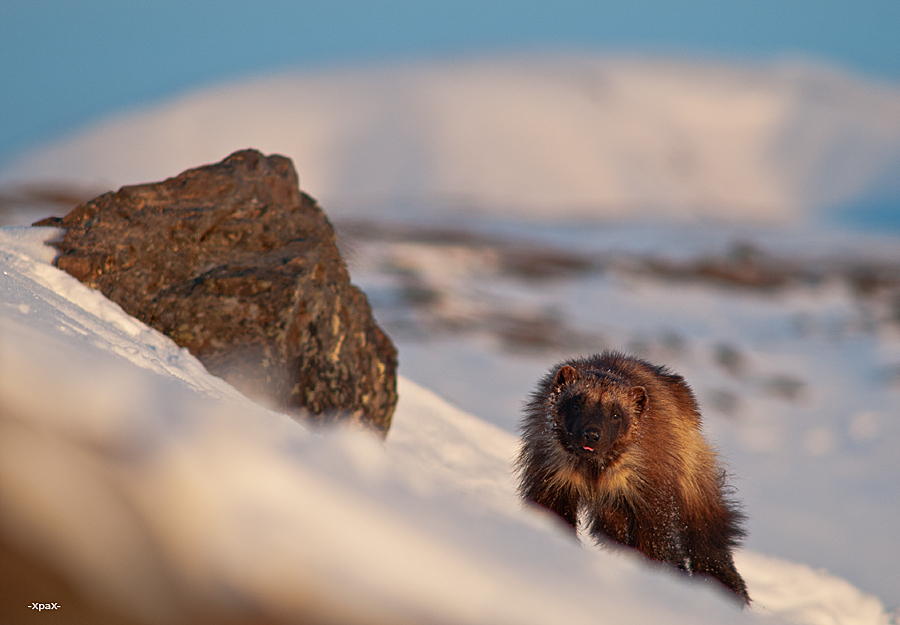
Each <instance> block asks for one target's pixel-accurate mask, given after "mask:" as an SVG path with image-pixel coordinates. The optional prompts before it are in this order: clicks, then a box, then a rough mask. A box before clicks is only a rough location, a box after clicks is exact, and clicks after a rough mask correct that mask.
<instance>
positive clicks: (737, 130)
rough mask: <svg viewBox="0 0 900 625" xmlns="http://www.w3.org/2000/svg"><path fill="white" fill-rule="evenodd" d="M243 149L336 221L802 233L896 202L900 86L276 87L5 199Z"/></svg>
mask: <svg viewBox="0 0 900 625" xmlns="http://www.w3.org/2000/svg"><path fill="white" fill-rule="evenodd" d="M251 146H252V147H255V148H257V149H260V150H262V151H263V152H265V153H281V154H285V155H287V156H290V157H291V158H293V159H294V161H295V163H296V165H297V169H298V171H299V172H300V174H301V179H302V185H303V187H304V188H305V189H306V190H307V191H308V192H310V193H311V194H312V195H313V196H314V197H316V198H317V199H319V200H320V201H322V202H324V203H325V205H327V206H328V207H329V211H330V214H331V215H333V216H336V217H343V216H348V215H359V214H366V213H368V212H369V211H371V209H372V207H373V206H374V205H377V206H378V207H380V208H384V209H389V210H390V211H391V212H392V214H394V215H401V214H402V215H405V216H410V215H418V216H421V215H422V214H423V213H429V214H432V215H443V216H446V215H447V214H448V213H452V214H472V213H478V214H484V212H485V211H488V212H492V213H495V214H504V215H510V214H515V215H518V216H520V217H528V218H535V217H544V218H546V217H548V216H550V215H555V216H565V217H568V218H572V217H582V218H584V217H589V218H597V217H598V216H605V217H608V218H618V219H631V218H633V217H635V216H645V217H647V216H652V217H653V218H655V219H659V218H665V219H669V220H679V219H694V218H702V217H712V218H715V219H720V220H735V219H737V220H745V221H747V220H749V221H755V222H762V223H797V222H805V221H807V220H809V219H811V218H813V217H814V216H816V215H817V213H816V211H820V210H823V209H835V208H836V207H840V208H842V209H845V208H846V207H847V206H850V205H852V204H854V203H857V204H860V203H861V204H863V205H864V204H865V203H866V202H876V203H879V202H880V203H887V202H889V201H892V200H893V201H896V200H897V199H898V198H900V186H898V185H897V180H898V179H900V176H898V174H900V89H898V88H897V87H896V86H895V85H892V84H881V83H875V82H867V81H865V80H862V79H859V78H857V77H854V76H851V75H847V74H843V73H841V72H839V71H836V70H833V69H830V68H828V67H824V66H816V65H812V64H809V63H798V62H785V63H780V64H771V65H758V66H754V65H744V66H741V65H736V64H732V65H726V64H717V63H713V62H708V63H700V62H687V61H682V62H679V61H672V60H669V61H667V60H658V59H632V58H604V57H590V56H560V57H524V58H523V57H510V58H505V59H502V58H501V59H493V60H490V59H489V60H467V61H455V62H449V61H447V62H444V63H435V62H433V63H430V64H424V63H423V64H421V65H400V64H398V65H394V66H385V67H369V68H358V69H345V70H330V71H323V72H318V73H306V74H283V75H273V76H267V77H262V78H254V79H248V80H247V81H245V82H241V83H236V84H230V85H224V86H216V87H211V88H208V89H205V90H201V91H198V92H195V93H190V94H187V95H184V96H183V97H181V98H178V99H176V100H174V101H171V102H168V103H165V104H162V105H159V106H153V107H150V108H147V109H144V110H135V111H130V112H127V113H122V114H121V115H120V116H118V117H117V118H114V119H110V120H108V121H104V122H101V123H99V124H98V125H97V126H95V127H91V128H88V129H85V130H83V131H82V132H80V133H77V134H75V135H73V136H71V137H69V138H68V139H66V140H63V141H59V142H57V143H55V144H54V145H51V146H44V147H41V148H38V149H36V150H34V151H32V152H31V153H29V154H26V155H22V156H21V158H18V159H16V160H15V161H14V162H12V163H10V164H9V167H7V168H6V170H5V171H3V172H0V184H3V185H4V186H10V185H12V184H13V183H19V184H21V183H35V182H40V183H42V184H51V183H52V184H60V183H69V184H72V183H76V184H77V185H78V187H79V188H83V187H85V186H91V185H93V186H94V187H96V188H98V189H101V190H104V189H108V188H118V187H119V186H121V185H124V184H134V183H137V182H145V181H153V180H161V179H163V178H165V177H168V176H171V175H173V172H180V171H182V170H184V169H187V168H189V167H195V166H197V165H198V164H201V163H209V162H215V161H218V160H220V159H221V158H223V156H224V155H227V154H229V153H231V152H232V151H234V150H237V149H243V148H246V147H251Z"/></svg>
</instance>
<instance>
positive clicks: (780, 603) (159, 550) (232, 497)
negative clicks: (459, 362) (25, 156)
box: [0, 228, 892, 625]
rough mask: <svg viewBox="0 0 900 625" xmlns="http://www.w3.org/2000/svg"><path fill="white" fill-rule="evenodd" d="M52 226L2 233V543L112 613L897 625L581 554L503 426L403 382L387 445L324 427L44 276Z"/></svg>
mask: <svg viewBox="0 0 900 625" xmlns="http://www.w3.org/2000/svg"><path fill="white" fill-rule="evenodd" d="M48 234H50V232H48V231H47V230H46V229H32V228H3V229H0V272H2V275H0V345H2V350H0V499H2V501H3V506H2V507H0V542H2V543H4V544H6V545H13V546H14V547H15V549H16V550H19V551H21V552H23V553H25V554H27V556H28V557H30V558H33V559H34V560H35V561H37V562H41V563H43V564H44V565H45V566H47V567H49V568H50V569H52V570H54V571H57V572H58V573H59V574H60V575H62V576H63V577H64V578H66V579H68V580H70V581H71V582H72V583H73V584H74V585H75V587H76V589H77V590H78V592H79V593H81V594H82V595H84V596H87V597H89V598H90V600H91V601H96V602H100V603H101V604H103V605H105V606H106V609H108V610H112V611H114V612H116V613H117V614H120V615H124V616H126V617H128V618H131V619H134V620H136V621H137V622H145V623H178V622H191V621H192V620H196V619H197V618H202V619H205V620H206V622H212V621H216V620H220V619H224V618H226V617H227V618H233V619H236V620H237V622H240V621H241V619H245V620H251V619H259V618H263V619H265V618H270V619H274V620H276V621H279V622H282V621H284V622H293V621H297V622H300V621H302V622H308V621H309V620H310V619H311V618H319V619H321V620H322V621H323V622H342V623H548V622H566V623H596V622H610V623H623V622H628V623H637V624H641V623H648V624H649V623H682V622H683V623H726V622H727V623H741V622H759V621H765V622H783V621H781V620H780V619H782V618H783V619H786V620H788V621H790V622H800V623H817V624H818V623H840V624H848V625H851V624H853V625H855V624H862V623H867V624H869V623H870V624H887V623H889V622H891V618H892V617H891V616H890V615H889V614H887V613H885V611H884V609H883V607H882V604H881V603H880V602H879V601H878V600H877V599H876V598H874V597H872V596H868V595H865V594H863V593H861V592H860V591H859V590H857V589H856V588H854V587H853V586H851V585H850V584H848V583H847V582H845V581H843V580H841V579H838V578H835V577H833V576H830V575H828V574H826V573H823V572H817V571H814V570H812V569H810V568H808V567H806V566H803V565H801V564H794V563H790V562H787V561H784V560H780V559H777V558H772V557H769V556H764V555H761V554H758V553H753V552H742V553H740V554H738V566H739V568H740V569H741V571H742V572H743V574H744V575H745V577H746V579H747V582H748V585H749V588H750V592H751V594H752V595H753V596H754V597H755V600H756V603H755V606H754V608H753V609H752V610H751V611H745V612H741V611H740V610H738V609H737V608H736V607H735V606H734V605H733V604H732V603H731V602H730V600H728V599H727V598H725V597H723V596H722V595H721V593H720V592H719V591H718V590H717V589H715V588H712V587H709V586H708V585H705V584H702V583H690V582H689V581H688V580H684V579H682V578H680V577H679V576H677V575H675V574H673V573H671V572H669V571H665V570H658V569H654V568H651V567H648V566H647V565H646V564H645V563H644V562H643V561H641V560H640V559H639V558H636V557H634V556H632V555H631V554H622V553H611V552H607V551H602V550H599V549H596V548H580V547H579V546H577V545H576V544H575V543H574V542H573V541H571V540H570V539H568V538H567V537H566V536H565V535H564V533H563V532H561V531H560V529H559V528H558V527H556V526H555V524H554V523H553V522H552V521H550V520H549V519H547V518H545V517H544V516H542V515H540V514H538V513H536V512H535V511H532V510H525V509H523V508H522V507H521V506H520V505H519V503H518V501H517V500H516V497H515V492H514V484H513V482H512V477H511V474H510V466H509V460H510V457H511V456H512V455H513V454H514V452H515V448H516V441H515V438H514V437H513V436H512V435H511V434H510V433H509V432H506V431H504V430H502V429H500V428H498V427H496V426H493V425H491V424H489V423H487V422H485V421H483V420H481V419H479V418H478V417H476V416H473V415H470V414H466V413H464V412H461V411H460V410H458V409H456V408H453V407H451V406H449V405H448V404H446V403H445V402H444V401H442V400H441V399H440V398H439V397H437V396H436V395H435V394H433V393H432V392H430V391H428V390H426V389H424V388H422V387H420V386H418V385H416V384H414V383H412V382H410V381H409V380H406V379H402V378H401V380H400V395H401V401H400V404H399V406H398V409H397V412H396V415H395V424H394V426H393V429H392V431H391V433H390V436H389V438H388V441H387V443H386V444H384V445H382V444H380V443H379V442H378V441H377V440H375V439H373V438H371V437H370V436H369V435H367V434H365V433H361V432H353V431H340V430H337V431H333V432H329V433H325V434H321V433H319V434H316V433H311V432H310V431H308V430H306V429H305V428H304V427H302V426H301V425H300V424H298V423H296V422H294V421H292V420H291V419H289V418H288V417H286V416H284V415H281V414H278V413H274V412H271V411H268V410H265V409H263V408H261V407H259V406H257V405H254V404H253V403H251V402H250V401H249V400H247V399H245V398H243V397H242V396H240V395H239V394H238V393H237V392H236V391H234V390H233V389H232V388H231V387H229V386H228V385H226V384H225V383H224V382H222V381H221V380H218V379H217V378H214V377H212V376H210V375H209V374H207V373H206V372H205V371H204V369H203V368H202V366H201V365H200V364H199V363H198V362H197V361H196V360H195V359H194V358H193V357H191V356H190V355H189V354H187V353H186V352H185V350H182V349H180V348H178V347H177V346H176V345H174V344H173V343H172V342H171V341H170V340H169V339H167V338H166V337H164V336H162V335H160V334H158V333H156V332H155V331H153V330H151V329H149V328H147V327H145V326H144V325H143V324H141V323H139V322H137V321H136V320H134V319H132V318H130V317H128V316H127V315H125V314H124V313H123V312H122V311H121V309H120V308H119V307H118V306H117V305H115V304H112V303H111V302H109V301H107V300H106V299H105V298H103V297H102V296H101V295H99V294H98V293H96V292H94V291H91V290H90V289H87V288H86V287H84V286H83V285H81V284H80V283H79V282H77V281H76V280H75V279H73V278H71V277H70V276H68V275H67V274H64V273H63V272H60V271H58V270H56V269H55V268H54V267H52V266H51V265H50V264H49V261H51V260H52V255H53V253H52V250H51V249H50V248H48V247H45V246H43V245H42V244H41V241H42V240H43V239H45V238H47V237H48ZM14 599H15V600H16V601H18V603H20V604H22V606H23V610H24V609H25V608H24V606H25V605H30V603H31V602H32V601H35V600H38V601H46V602H53V601H56V599H55V598H54V597H52V596H51V597H30V596H29V597H19V596H16V597H14ZM66 607H67V606H66V605H62V606H61V607H60V614H59V616H61V617H62V616H64V614H65V610H66ZM3 609H5V610H7V612H6V613H5V614H13V615H14V614H15V613H14V612H9V609H10V608H9V603H8V602H7V603H6V604H4V608H3Z"/></svg>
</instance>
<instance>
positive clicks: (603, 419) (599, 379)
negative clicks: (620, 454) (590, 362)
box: [552, 365, 647, 463]
mask: <svg viewBox="0 0 900 625" xmlns="http://www.w3.org/2000/svg"><path fill="white" fill-rule="evenodd" d="M552 397H553V398H554V401H553V404H554V411H553V412H554V413H555V414H554V415H553V416H554V420H555V422H556V426H557V427H556V428H555V429H556V431H557V436H558V437H559V439H560V443H561V444H562V446H563V447H564V448H565V449H566V451H568V452H569V453H572V454H575V455H576V456H579V457H582V458H586V459H587V458H592V459H596V460H597V461H599V462H601V463H605V461H606V460H607V459H609V458H610V457H611V456H614V455H616V454H615V450H616V448H617V447H621V446H622V445H621V444H622V443H623V442H625V439H627V438H628V436H627V435H628V433H629V432H630V431H631V430H632V429H633V426H634V424H635V422H636V421H637V420H638V419H639V418H640V416H641V415H642V414H643V413H644V411H645V410H646V408H647V391H646V389H645V388H644V387H643V386H632V385H630V384H628V383H627V381H626V380H624V379H622V378H621V377H619V376H616V375H614V374H606V373H605V372H598V371H593V370H584V369H576V368H575V367H572V366H570V365H563V366H561V367H560V368H559V370H558V371H557V372H556V376H555V378H554V380H553V393H552ZM616 443H619V445H617V444H616Z"/></svg>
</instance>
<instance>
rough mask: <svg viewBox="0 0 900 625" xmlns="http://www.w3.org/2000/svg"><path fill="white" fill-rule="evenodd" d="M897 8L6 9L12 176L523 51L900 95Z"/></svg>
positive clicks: (35, 0) (4, 130)
mask: <svg viewBox="0 0 900 625" xmlns="http://www.w3.org/2000/svg"><path fill="white" fill-rule="evenodd" d="M898 33H900V1H898V0H877V1H875V0H856V1H853V0H846V1H836V0H752V1H750V0H748V1H744V0H691V1H688V0H670V1H663V0H655V1H651V0H595V1H593V2H586V1H572V2H566V1H565V0H556V1H542V0H520V1H518V2H516V1H513V0H493V1H492V0H457V1H454V2H450V1H427V0H420V1H413V0H383V1H381V2H368V1H363V0H355V1H354V0H328V1H304V2H301V1H294V2H290V1H288V0H240V1H220V2H213V1H209V0H206V1H192V0H179V1H168V0H163V1H158V2H136V1H132V0H115V1H114V0H58V1H55V2H54V1H50V0H0V165H2V163H3V162H4V161H7V160H9V159H11V158H14V157H15V155H16V154H17V153H20V152H22V151H24V150H27V149H29V148H31V147H34V146H36V145H39V144H41V143H44V142H47V141H52V140H53V139H55V138H57V137H60V136H62V135H64V134H66V133H69V132H72V131H74V130H76V129H78V128H79V127H82V126H84V125H87V124H89V123H91V122H92V121H96V120H98V119H100V118H102V117H104V116H106V115H109V114H110V113H114V112H115V111H118V110H121V109H123V108H128V107H134V106H139V105H145V104H150V103H153V102H158V101H161V100H165V99H167V98H170V97H172V96H175V95H177V94H179V93H184V92H186V91H189V90H191V89H194V88H197V87H200V86H204V85H209V84H213V83H217V82H223V81H228V80H231V79H235V78H240V77H245V76H248V75H253V74H259V73H266V72H273V71H279V70H286V69H299V70H304V69H315V68H320V67H327V66H340V65H354V64H359V63H373V62H379V61H385V60H388V61H396V60H400V61H402V60H407V59H411V60H416V59H423V58H443V57H454V56H478V55H485V54H492V53H514V52H517V51H525V52H534V51H542V50H547V51H598V52H616V53H621V52H625V53H638V54H666V55H680V56H702V57H705V58H723V59H737V60H750V61H754V60H769V59H778V58H783V57H788V56H801V57H805V58H809V59H814V60H821V61H824V62H827V63H831V64H834V65H837V66H839V67H843V68H845V69H849V70H852V71H856V72H859V73H861V74H864V75H869V76H873V77H876V78H880V79H887V80H891V81H893V82H900V35H898Z"/></svg>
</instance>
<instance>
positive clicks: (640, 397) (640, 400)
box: [628, 386, 647, 414]
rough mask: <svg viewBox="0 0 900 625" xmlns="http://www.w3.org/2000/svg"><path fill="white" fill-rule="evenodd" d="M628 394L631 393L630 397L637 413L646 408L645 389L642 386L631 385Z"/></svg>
mask: <svg viewBox="0 0 900 625" xmlns="http://www.w3.org/2000/svg"><path fill="white" fill-rule="evenodd" d="M628 394H629V395H631V399H632V401H634V409H635V411H636V412H637V414H641V413H642V412H644V410H645V409H646V408H647V389H645V388H644V387H643V386H632V387H631V390H630V391H628Z"/></svg>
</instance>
